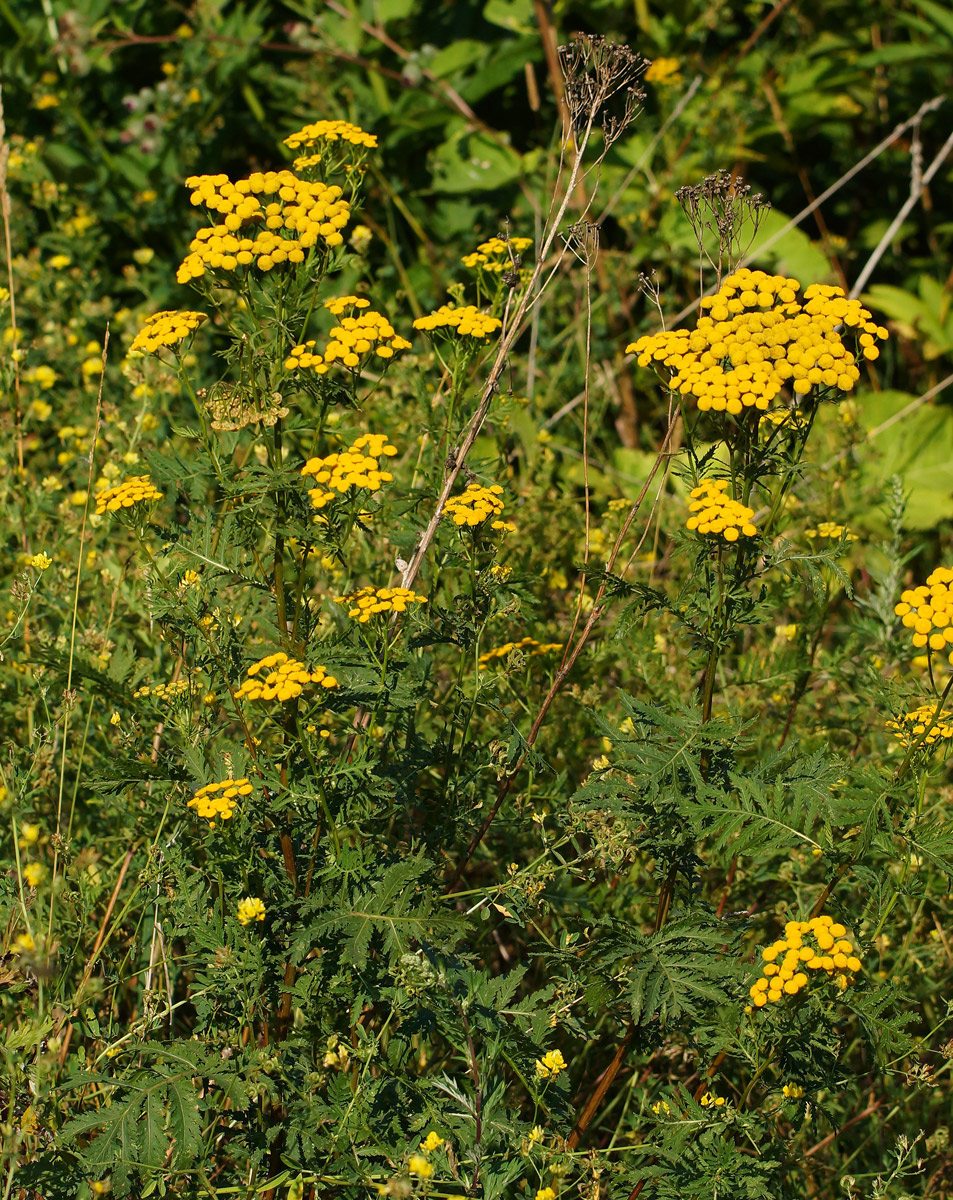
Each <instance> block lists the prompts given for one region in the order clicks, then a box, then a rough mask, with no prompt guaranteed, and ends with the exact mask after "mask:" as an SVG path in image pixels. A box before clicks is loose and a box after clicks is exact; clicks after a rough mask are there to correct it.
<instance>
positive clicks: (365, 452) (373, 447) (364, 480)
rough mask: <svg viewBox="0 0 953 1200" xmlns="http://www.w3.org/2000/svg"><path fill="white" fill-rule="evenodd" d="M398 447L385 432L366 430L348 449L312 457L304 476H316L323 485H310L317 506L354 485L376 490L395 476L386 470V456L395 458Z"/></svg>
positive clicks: (312, 498) (322, 506) (321, 506)
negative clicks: (322, 456)
mask: <svg viewBox="0 0 953 1200" xmlns="http://www.w3.org/2000/svg"><path fill="white" fill-rule="evenodd" d="M396 453H397V447H396V446H392V445H391V444H390V443H389V442H388V440H387V438H386V437H385V436H384V434H382V433H365V434H363V435H362V436H361V437H359V438H358V439H357V441H355V442H353V443H352V444H351V445H350V446H349V447H348V448H347V450H341V451H338V452H337V453H334V454H328V455H326V456H325V457H324V458H309V459H308V461H307V462H306V463H305V464H304V466H303V467H302V468H301V474H302V475H313V476H314V477H315V480H316V481H317V482H318V483H321V484H324V485H325V486H324V487H323V488H321V487H316V488H310V489H309V491H308V495H309V496H310V497H311V504H312V507H314V508H324V506H325V505H326V504H330V503H331V501H332V500H336V499H338V496H339V495H343V494H344V493H345V492H347V491H348V490H349V489H350V488H352V487H357V488H366V489H367V490H368V491H369V492H376V491H377V490H378V489H379V488H380V486H381V485H382V484H384V483H390V482H391V480H392V479H393V478H394V476H393V475H392V474H391V473H390V471H382V470H381V468H380V460H381V458H382V457H385V456H386V457H387V458H392V457H393V456H394V455H395V454H396Z"/></svg>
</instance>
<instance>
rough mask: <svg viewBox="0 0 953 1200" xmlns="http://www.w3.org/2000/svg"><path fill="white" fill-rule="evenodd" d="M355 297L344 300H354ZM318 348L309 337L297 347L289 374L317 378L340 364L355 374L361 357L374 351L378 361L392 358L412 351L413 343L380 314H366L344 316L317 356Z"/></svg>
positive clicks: (289, 362) (288, 361) (287, 363)
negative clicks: (303, 372)
mask: <svg viewBox="0 0 953 1200" xmlns="http://www.w3.org/2000/svg"><path fill="white" fill-rule="evenodd" d="M354 298H355V297H351V296H348V297H345V299H347V300H352V299H354ZM316 345H317V343H316V341H315V340H314V338H310V339H309V340H308V341H306V342H302V343H301V345H299V346H295V347H294V348H293V349H292V351H291V353H290V355H289V356H288V358H286V359H285V368H286V370H288V371H297V370H311V371H314V373H315V374H316V375H324V374H326V373H327V370H328V367H330V366H331V364H332V363H335V362H340V363H342V364H343V365H344V366H345V367H349V368H350V369H351V370H352V371H353V370H357V369H360V367H361V356H362V355H365V354H369V353H370V352H371V351H372V350H373V351H374V353H375V354H376V355H377V357H378V358H383V359H388V358H393V357H394V355H395V354H396V353H397V351H398V350H409V349H410V342H408V341H407V339H406V338H402V337H401V336H400V334H399V333H397V331H396V330H395V329H394V327H393V325H391V323H390V321H388V319H387V318H386V317H385V316H384V315H383V314H382V313H379V312H363V313H361V314H360V316H357V317H345V318H344V319H343V320H342V321H341V324H340V325H335V327H334V328H333V329H332V330H331V340H330V341H329V342H328V344H327V345H326V346H325V348H324V351H323V352H322V353H316V352H315V349H314V347H315V346H316Z"/></svg>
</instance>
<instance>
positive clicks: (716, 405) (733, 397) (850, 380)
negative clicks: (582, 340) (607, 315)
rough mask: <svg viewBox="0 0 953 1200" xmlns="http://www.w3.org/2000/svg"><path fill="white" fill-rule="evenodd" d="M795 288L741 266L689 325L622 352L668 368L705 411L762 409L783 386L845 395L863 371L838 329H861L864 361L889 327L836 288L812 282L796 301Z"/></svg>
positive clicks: (677, 386)
mask: <svg viewBox="0 0 953 1200" xmlns="http://www.w3.org/2000/svg"><path fill="white" fill-rule="evenodd" d="M800 287H801V285H800V284H799V283H798V281H797V280H796V279H787V278H785V277H784V276H782V275H767V274H766V273H765V272H764V271H751V270H749V269H748V268H747V267H744V268H742V269H741V270H740V271H737V272H735V273H734V274H733V275H729V276H728V277H727V278H726V279H725V281H724V283H723V284H722V286H721V288H720V289H719V291H718V292H716V293H715V295H713V296H706V297H704V298H703V299H702V300H701V302H700V307H701V308H702V310H703V315H702V316H700V317H699V318H698V321H697V323H696V326H695V328H694V329H693V330H688V329H674V330H666V331H663V332H662V333H656V334H651V335H647V336H645V337H641V338H639V340H638V341H637V342H632V343H631V345H629V346H627V347H626V353H627V354H635V355H637V356H638V363H639V366H642V367H647V366H649V365H653V366H656V367H662V366H664V367H667V368H668V371H669V374H670V378H669V387H670V388H671V389H672V390H673V391H677V392H680V393H681V395H683V396H694V398H695V402H696V404H697V405H698V408H699V409H700V410H701V411H702V412H708V411H712V412H728V413H731V414H732V415H733V416H737V415H738V414H739V413H741V412H743V411H744V410H745V409H746V408H757V409H760V410H761V411H765V410H767V408H768V407H769V406H770V404H771V402H772V400H774V399H775V397H776V396H777V395H778V394H779V393H780V391H781V389H782V388H783V387H784V386H785V385H786V384H790V385H791V388H792V389H793V391H794V393H795V394H796V395H798V396H806V395H807V394H808V393H809V392H811V391H812V390H813V389H814V388H826V389H830V390H835V391H839V392H849V391H851V390H852V389H853V387H854V385H855V384H856V382H857V380H858V379H859V378H860V371H859V370H858V369H857V365H856V360H855V357H854V355H853V354H852V353H851V351H850V350H848V349H847V347H846V346H845V345H844V342H843V339H842V337H841V334H840V332H839V329H840V328H841V327H842V326H847V327H848V328H850V329H854V330H856V331H858V332H859V338H858V341H859V345H860V349H861V352H862V353H863V356H864V357H865V358H868V359H875V358H877V356H878V355H879V353H880V351H879V350H878V349H877V346H876V342H875V339H876V338H885V337H886V336H887V330H886V329H884V328H883V327H882V326H880V325H877V324H876V323H875V322H874V321H873V320H872V319H871V314H870V313H869V312H868V311H867V309H865V308H864V307H863V306H862V305H861V303H860V301H859V300H849V299H848V298H847V296H845V294H844V293H843V291H842V290H841V289H840V288H836V287H827V286H824V285H822V284H812V285H811V286H810V287H808V288H807V289H806V290H805V292H804V295H803V298H802V300H801V301H800V302H799V301H798V299H797V293H798V291H799V290H800Z"/></svg>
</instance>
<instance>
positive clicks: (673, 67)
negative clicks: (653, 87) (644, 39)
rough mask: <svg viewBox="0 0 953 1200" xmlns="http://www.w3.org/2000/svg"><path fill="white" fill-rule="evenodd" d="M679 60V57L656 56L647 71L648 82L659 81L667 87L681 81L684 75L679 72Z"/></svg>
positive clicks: (646, 79)
mask: <svg viewBox="0 0 953 1200" xmlns="http://www.w3.org/2000/svg"><path fill="white" fill-rule="evenodd" d="M678 67H679V62H678V59H677V58H656V59H653V60H652V62H650V63H649V67H648V70H647V71H646V72H645V81H646V83H657V84H660V85H661V86H662V87H667V86H668V85H670V84H674V83H681V81H682V77H681V75H680V74H679V73H678Z"/></svg>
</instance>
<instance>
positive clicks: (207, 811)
mask: <svg viewBox="0 0 953 1200" xmlns="http://www.w3.org/2000/svg"><path fill="white" fill-rule="evenodd" d="M254 790H255V789H254V787H253V786H252V784H250V783H249V782H248V780H247V779H246V778H244V777H242V778H241V779H223V780H221V781H220V782H218V783H207V784H206V785H205V786H204V787H201V788H199V790H198V791H197V792H196V793H195V795H194V796H193V797H192V799H191V800H190V801H189V803H188V807H189V808H194V809H195V811H196V812H197V813H198V815H199V816H200V817H205V819H206V820H207V821H210V822H211V823H212V828H213V829H214V827H215V822H216V821H217V820H221V821H228V820H230V819H231V818H232V817H233V816H234V814H235V806H236V804H237V803H238V800H239V797H240V796H250V795H251V794H252V792H253V791H254Z"/></svg>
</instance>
